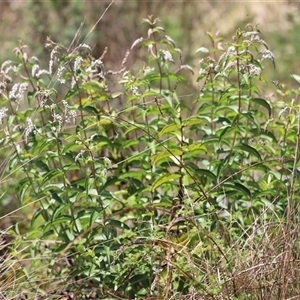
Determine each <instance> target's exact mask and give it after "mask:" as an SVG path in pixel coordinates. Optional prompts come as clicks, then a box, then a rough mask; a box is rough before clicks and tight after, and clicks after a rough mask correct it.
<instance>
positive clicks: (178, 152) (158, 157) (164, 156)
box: [150, 149, 182, 165]
mask: <svg viewBox="0 0 300 300" xmlns="http://www.w3.org/2000/svg"><path fill="white" fill-rule="evenodd" d="M180 155H182V150H181V149H169V151H168V150H163V151H161V152H159V153H157V154H154V155H152V156H151V157H150V159H151V162H152V164H153V165H156V164H157V163H158V162H159V161H161V160H166V159H168V158H169V157H174V156H175V157H176V156H180Z"/></svg>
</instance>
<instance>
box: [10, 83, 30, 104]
mask: <svg viewBox="0 0 300 300" xmlns="http://www.w3.org/2000/svg"><path fill="white" fill-rule="evenodd" d="M27 87H28V83H27V82H24V83H15V84H14V85H13V87H12V89H11V90H10V92H9V95H8V96H9V98H10V99H15V100H19V99H21V98H22V96H23V94H24V92H25V91H26V89H27Z"/></svg>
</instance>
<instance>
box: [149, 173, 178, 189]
mask: <svg viewBox="0 0 300 300" xmlns="http://www.w3.org/2000/svg"><path fill="white" fill-rule="evenodd" d="M181 176H182V175H180V174H163V175H162V176H160V177H158V178H157V179H156V180H155V181H154V182H153V184H152V187H151V189H152V191H154V190H156V189H157V188H158V187H160V186H161V185H162V184H164V183H169V182H171V181H173V180H174V179H178V178H180V177H181Z"/></svg>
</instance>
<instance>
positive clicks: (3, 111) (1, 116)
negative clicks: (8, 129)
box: [0, 107, 8, 124]
mask: <svg viewBox="0 0 300 300" xmlns="http://www.w3.org/2000/svg"><path fill="white" fill-rule="evenodd" d="M7 111H8V108H6V107H3V108H0V123H1V124H2V123H3V119H5V118H6V117H7V113H6V112H7Z"/></svg>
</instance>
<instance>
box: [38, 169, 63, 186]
mask: <svg viewBox="0 0 300 300" xmlns="http://www.w3.org/2000/svg"><path fill="white" fill-rule="evenodd" d="M63 175H64V172H63V171H61V170H50V171H49V172H48V173H47V174H45V175H44V179H43V181H42V184H41V185H42V186H43V185H44V184H45V183H47V182H49V181H51V180H53V179H55V178H57V177H60V176H63Z"/></svg>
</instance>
